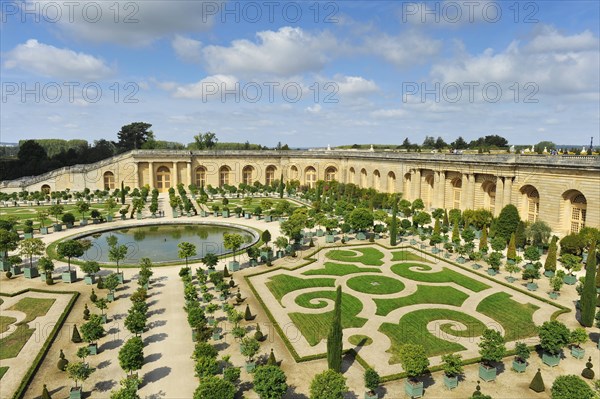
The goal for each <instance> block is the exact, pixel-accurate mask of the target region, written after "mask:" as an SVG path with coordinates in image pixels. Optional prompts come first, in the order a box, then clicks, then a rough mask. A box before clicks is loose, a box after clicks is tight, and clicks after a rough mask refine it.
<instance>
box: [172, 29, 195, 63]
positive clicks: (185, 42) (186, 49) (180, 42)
mask: <svg viewBox="0 0 600 399" xmlns="http://www.w3.org/2000/svg"><path fill="white" fill-rule="evenodd" d="M171 46H172V47H173V50H175V54H177V57H179V58H180V59H182V60H183V61H186V62H191V63H198V62H200V61H201V60H202V54H201V52H200V50H201V48H202V42H200V41H199V40H194V39H191V38H189V37H184V36H180V35H176V36H175V38H174V39H173V40H172V41H171Z"/></svg>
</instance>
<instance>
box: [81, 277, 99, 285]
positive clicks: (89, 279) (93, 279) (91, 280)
mask: <svg viewBox="0 0 600 399" xmlns="http://www.w3.org/2000/svg"><path fill="white" fill-rule="evenodd" d="M83 281H84V282H85V283H86V284H87V285H92V284H94V283H95V282H96V276H94V275H93V274H86V275H85V276H84V277H83Z"/></svg>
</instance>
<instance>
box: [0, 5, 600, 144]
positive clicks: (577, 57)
mask: <svg viewBox="0 0 600 399" xmlns="http://www.w3.org/2000/svg"><path fill="white" fill-rule="evenodd" d="M1 5H2V7H1V11H0V13H1V18H2V24H1V25H0V36H1V39H0V40H1V42H0V46H1V47H0V52H1V63H0V77H1V83H2V93H1V94H2V100H1V102H0V106H1V112H0V141H1V142H17V141H19V140H22V139H30V138H62V139H82V138H84V139H87V140H88V141H89V142H90V143H91V142H93V141H94V140H99V139H103V138H104V139H108V140H116V135H117V132H118V131H119V130H120V127H121V126H123V125H126V124H128V123H131V122H139V121H142V122H147V123H151V124H152V130H153V132H154V135H155V137H156V138H157V139H159V140H168V141H178V142H182V143H189V142H192V141H193V136H194V135H196V134H198V133H202V132H207V131H211V132H214V133H216V134H217V137H218V138H219V141H221V142H245V141H250V142H252V143H259V144H262V145H267V146H274V145H276V144H277V143H278V142H282V143H287V144H289V145H290V146H292V147H318V146H327V145H331V146H335V145H342V144H353V143H360V144H369V143H370V144H401V143H402V141H403V140H404V139H405V138H407V137H408V138H409V140H410V141H411V142H413V143H422V141H423V139H424V138H425V136H426V135H429V136H435V137H438V136H441V137H442V138H444V139H445V140H446V141H447V142H451V141H453V140H455V139H456V138H457V137H458V136H462V137H463V138H464V139H465V140H467V141H469V140H472V139H476V138H478V137H481V136H484V135H489V134H498V135H500V136H503V137H505V138H507V139H508V141H509V142H510V143H511V144H517V145H518V144H532V143H537V142H539V141H542V140H548V141H553V142H555V143H557V144H573V145H581V146H583V145H587V144H589V142H590V137H592V136H593V137H594V142H595V144H597V143H599V142H600V136H599V135H600V94H599V93H600V41H599V24H600V17H599V16H600V2H598V1H569V2H565V1H535V2H534V1H522V2H518V1H501V2H494V1H489V0H483V1H480V0H473V1H448V0H447V1H432V2H404V1H378V0H374V1H338V2H331V1H323V2H315V1H302V2H291V1H285V2H280V1H257V2H253V1H240V2H233V1H227V2H217V1H191V0H190V1H179V0H169V1H159V0H144V1H113V0H109V1H102V0H96V1H88V0H86V1H76V0H73V1H68V0H66V1H50V0H43V1H36V0H24V1H5V0H2V1H1Z"/></svg>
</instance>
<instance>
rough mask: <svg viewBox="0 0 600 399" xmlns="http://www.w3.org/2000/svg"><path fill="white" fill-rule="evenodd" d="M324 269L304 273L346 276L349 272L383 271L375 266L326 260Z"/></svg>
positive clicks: (306, 274)
mask: <svg viewBox="0 0 600 399" xmlns="http://www.w3.org/2000/svg"><path fill="white" fill-rule="evenodd" d="M323 265H324V266H325V267H324V268H323V269H314V270H307V271H305V272H304V273H302V274H303V275H305V276H346V275H348V274H354V273H362V272H372V273H381V270H379V269H376V268H374V267H358V266H356V265H352V264H347V263H335V262H325V263H324V264H323Z"/></svg>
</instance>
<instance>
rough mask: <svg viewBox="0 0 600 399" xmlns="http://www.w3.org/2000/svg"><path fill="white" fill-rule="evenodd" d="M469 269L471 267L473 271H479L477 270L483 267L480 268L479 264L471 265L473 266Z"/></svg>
mask: <svg viewBox="0 0 600 399" xmlns="http://www.w3.org/2000/svg"><path fill="white" fill-rule="evenodd" d="M471 267H472V268H473V269H475V270H479V269H481V268H482V267H483V266H481V265H480V264H479V263H475V264H473V266H471Z"/></svg>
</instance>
